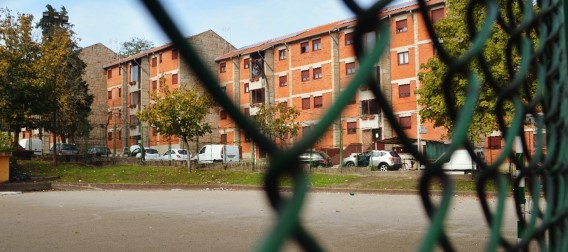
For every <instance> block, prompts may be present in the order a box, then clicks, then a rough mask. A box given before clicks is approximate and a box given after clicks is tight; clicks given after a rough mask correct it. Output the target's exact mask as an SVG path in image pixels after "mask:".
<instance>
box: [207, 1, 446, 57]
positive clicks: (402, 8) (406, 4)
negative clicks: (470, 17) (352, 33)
mask: <svg viewBox="0 0 568 252" xmlns="http://www.w3.org/2000/svg"><path fill="white" fill-rule="evenodd" d="M444 2H445V0H432V1H428V3H427V4H428V5H435V4H439V3H444ZM417 8H418V4H417V3H416V1H415V0H395V1H393V2H391V3H390V4H389V5H387V6H386V7H385V8H384V9H383V10H382V11H381V12H380V13H379V17H380V18H386V17H390V16H391V15H396V14H399V13H403V12H407V11H409V10H415V9H417ZM356 23H357V19H356V18H348V19H344V20H339V21H335V22H332V23H329V24H325V25H320V26H316V27H313V28H309V29H306V30H303V31H299V32H294V33H291V34H288V35H284V36H281V37H277V38H274V39H269V40H265V41H262V42H259V43H255V44H252V45H248V46H245V47H242V48H240V49H238V50H235V51H232V52H229V53H227V54H225V55H222V56H219V57H217V58H216V59H215V61H222V60H225V59H229V58H232V57H235V56H239V55H243V54H250V53H253V52H258V51H263V50H265V49H267V48H270V47H273V46H277V45H282V44H286V43H291V42H295V41H299V40H303V39H307V38H309V37H314V36H317V35H321V34H324V33H329V32H332V31H337V30H340V29H346V28H351V27H355V25H356Z"/></svg>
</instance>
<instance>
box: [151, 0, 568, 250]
mask: <svg viewBox="0 0 568 252" xmlns="http://www.w3.org/2000/svg"><path fill="white" fill-rule="evenodd" d="M143 2H144V4H145V5H146V6H147V8H148V10H149V11H150V12H151V13H152V15H153V16H154V18H155V19H156V20H157V21H158V23H159V24H160V25H161V27H162V28H163V29H164V31H165V32H166V33H167V35H168V36H169V37H170V38H171V40H172V41H173V42H174V44H175V45H176V47H177V48H178V49H179V51H180V52H181V54H182V55H183V57H184V59H185V61H186V62H187V63H188V64H189V65H190V66H191V67H192V68H193V70H194V72H195V73H196V74H197V75H198V76H199V78H200V79H201V81H202V82H203V83H206V84H205V85H204V87H205V89H206V90H207V91H208V92H209V93H211V94H212V95H213V96H214V98H215V99H216V100H217V102H218V103H219V104H220V105H221V106H222V107H223V108H224V109H225V110H226V111H227V112H228V113H229V114H230V115H231V116H232V118H234V120H235V122H236V123H237V124H238V125H239V126H240V127H241V128H243V129H244V130H245V131H246V134H247V135H249V136H250V137H251V138H253V139H254V141H255V142H256V143H258V146H259V147H260V148H262V149H264V150H265V151H266V152H267V153H268V154H269V156H270V158H269V159H270V160H271V162H270V167H269V169H268V171H267V172H266V176H265V179H264V183H263V184H264V190H265V192H266V195H267V197H268V199H269V202H270V204H271V206H272V208H273V209H274V211H275V213H276V214H277V216H278V218H277V221H276V223H275V224H274V227H273V228H272V230H271V232H270V234H269V235H267V236H266V238H265V239H263V240H262V242H261V244H259V250H260V251H275V250H278V249H280V248H281V247H282V245H283V244H284V242H285V241H287V240H289V239H293V240H295V241H296V242H297V243H298V244H299V245H300V246H301V247H303V248H304V249H305V250H310V251H318V250H322V248H321V247H320V245H319V243H318V242H317V241H316V240H315V239H313V237H312V235H311V234H310V233H308V232H307V231H306V229H305V228H304V227H303V225H302V223H301V222H300V220H299V213H300V210H301V209H302V207H303V202H304V198H305V196H306V193H307V192H308V179H307V176H306V174H305V173H304V172H303V171H302V169H301V168H300V166H299V165H293V164H295V163H297V162H295V161H296V160H297V156H298V155H299V154H301V153H302V152H303V151H304V150H305V149H307V148H308V147H309V146H311V145H312V144H313V143H314V142H315V141H317V139H318V138H319V137H320V136H322V135H323V134H324V132H325V130H326V129H327V128H328V127H330V126H331V125H332V123H334V121H335V120H336V119H337V116H338V115H339V114H340V113H339V112H340V111H341V110H342V109H343V108H344V107H345V106H346V105H347V104H348V103H349V102H350V101H351V100H352V97H353V96H354V95H355V94H356V92H357V89H358V88H359V87H360V86H361V85H363V84H362V83H370V84H368V85H369V88H370V90H372V92H373V94H374V96H375V97H376V101H377V103H378V105H379V106H380V107H381V108H382V110H383V111H384V116H385V117H386V118H387V119H388V121H389V123H390V124H391V125H392V126H393V129H394V131H395V132H396V134H397V136H399V137H400V138H401V140H402V143H403V144H404V145H405V146H408V147H409V148H407V149H408V150H410V151H412V154H413V155H414V157H415V158H416V159H417V160H418V161H419V162H420V163H422V164H425V166H426V169H425V171H424V172H423V174H422V176H421V179H420V185H419V188H420V196H421V199H422V203H423V206H424V209H425V211H426V213H427V215H428V217H429V219H430V226H429V228H428V230H427V232H425V234H424V237H423V240H422V244H420V250H421V251H431V250H433V249H434V248H435V246H440V247H441V248H442V249H443V250H446V251H452V250H454V246H453V245H452V242H453V241H451V240H449V239H448V236H447V234H446V231H445V229H444V220H445V219H446V217H447V214H448V210H449V209H448V208H449V205H450V202H451V201H452V195H453V181H452V179H451V177H449V176H448V175H446V173H444V171H443V169H442V161H444V160H448V159H449V157H450V155H451V153H452V152H453V151H454V150H456V149H457V148H458V147H460V146H466V148H467V149H468V150H469V152H470V154H471V156H472V158H473V159H474V160H475V161H476V163H477V164H478V166H479V167H480V173H479V174H478V176H477V177H476V182H477V195H478V198H479V202H480V205H481V207H482V210H483V214H484V216H485V219H486V221H487V226H488V230H489V232H490V235H489V239H488V241H487V244H486V246H487V247H486V248H487V250H488V251H495V250H509V251H518V250H528V246H529V244H537V246H538V248H539V249H540V250H542V251H548V250H551V251H568V232H567V231H566V228H568V227H567V224H568V218H566V217H567V215H568V191H567V190H566V189H567V188H568V187H567V183H568V181H567V178H568V176H567V168H568V162H567V161H568V155H566V153H568V152H564V151H563V150H565V149H566V147H567V146H565V145H567V144H568V141H567V139H566V138H564V137H563V135H564V134H565V133H568V131H567V129H568V128H567V127H566V125H567V123H568V114H566V113H567V112H568V104H567V102H568V99H566V97H567V96H566V95H567V92H566V90H565V87H566V85H564V84H565V83H566V82H567V80H566V76H567V75H566V72H567V71H566V70H567V68H566V67H567V65H566V40H565V37H566V36H565V34H566V32H568V29H565V27H564V23H565V22H564V21H565V20H564V12H565V11H567V10H566V7H565V6H564V5H563V3H562V2H561V1H554V0H551V1H532V0H526V1H522V0H519V1H514V0H508V1H497V2H496V1H475V0H472V1H469V2H468V4H467V15H466V16H467V18H468V19H467V23H468V26H469V27H468V28H469V33H470V34H469V35H470V37H471V38H473V39H472V41H471V46H470V48H469V49H468V50H467V51H466V52H465V53H464V54H463V55H461V56H459V57H453V56H450V55H449V54H448V53H447V51H446V50H445V48H444V45H443V44H442V43H440V41H439V40H438V39H437V38H438V37H437V35H436V32H435V29H434V27H433V25H432V22H431V20H430V19H429V18H428V17H429V14H428V13H429V10H428V7H427V4H426V2H427V1H425V0H420V1H417V2H418V3H419V6H420V12H421V14H422V16H423V17H425V18H424V22H425V23H426V27H427V30H428V33H429V35H430V37H431V38H432V40H433V42H434V46H435V48H436V51H437V53H438V56H439V58H440V60H441V61H442V62H443V63H444V64H446V65H447V71H446V73H445V75H444V80H445V81H444V83H443V90H445V91H444V97H445V100H446V104H447V113H448V115H449V117H450V118H453V125H454V130H453V132H452V143H451V145H450V147H449V148H448V149H446V154H445V155H446V156H444V157H442V158H440V159H439V160H440V161H438V162H435V163H432V162H430V161H429V160H428V159H427V158H426V157H424V156H423V154H422V153H419V152H418V151H417V150H416V148H412V147H411V146H412V142H411V141H410V139H409V138H408V137H407V136H406V135H405V133H404V130H403V129H402V128H401V126H400V125H399V123H398V122H397V120H396V117H395V115H394V113H393V110H392V108H391V105H390V104H389V103H388V102H387V99H386V98H385V96H384V95H383V94H382V93H381V91H380V90H379V85H378V83H377V81H376V80H373V78H374V77H373V74H372V73H373V69H374V68H373V67H374V65H375V62H377V61H378V59H379V57H380V56H381V55H382V54H384V53H388V52H387V51H386V50H385V49H387V46H388V43H389V39H390V38H389V30H388V26H386V25H385V24H383V23H381V22H380V21H379V19H378V15H377V13H378V12H379V11H380V10H381V9H383V8H384V7H385V6H387V5H388V4H390V3H391V2H392V1H377V2H376V3H375V4H374V5H372V6H371V7H369V8H362V7H360V6H359V5H358V4H357V3H355V2H354V1H353V0H343V2H344V3H345V4H346V6H347V7H348V8H349V9H351V10H352V11H353V13H354V14H355V15H356V17H357V19H358V22H357V26H356V27H355V32H354V39H355V43H354V45H355V52H356V55H357V58H358V61H359V63H360V71H358V72H357V74H356V76H355V77H354V78H353V79H352V81H351V82H350V84H349V85H348V86H347V87H346V88H345V89H344V90H343V92H342V93H341V95H340V97H339V98H338V99H336V100H335V103H334V104H333V105H332V106H331V108H330V109H329V110H328V111H327V112H326V114H325V115H324V116H323V117H322V118H321V120H320V122H319V124H318V125H317V126H316V127H315V128H314V129H313V130H311V131H310V132H309V134H307V135H305V136H304V137H303V138H302V139H301V140H300V141H299V142H297V143H296V144H295V145H294V146H293V147H292V148H290V149H287V150H286V151H284V150H282V149H280V148H278V146H277V145H276V144H275V143H274V142H272V141H271V140H270V139H268V138H267V137H266V136H264V135H262V134H261V133H259V132H260V131H258V130H256V128H255V126H254V123H253V122H252V121H250V120H249V119H248V118H247V117H245V116H244V115H242V114H241V113H240V111H239V109H238V108H237V107H235V106H234V105H233V103H232V102H231V100H230V99H229V97H227V95H226V94H225V92H223V91H222V89H221V86H220V85H219V84H218V81H217V78H216V76H214V75H213V74H212V73H210V72H209V71H208V69H207V67H206V65H205V64H204V63H203V62H202V60H201V59H200V58H199V56H198V53H197V52H196V51H195V50H194V49H193V48H192V47H191V46H190V45H189V44H188V43H187V42H186V40H185V38H184V36H183V35H182V34H181V32H180V31H179V29H178V28H177V26H176V25H175V24H174V22H173V21H172V19H171V18H170V16H169V15H168V13H166V11H165V10H164V8H163V7H162V5H161V4H160V3H159V2H158V1H153V0H144V1H143ZM503 6H504V7H503ZM448 8H451V6H448ZM476 8H478V9H479V8H482V9H484V13H485V14H486V16H485V17H482V18H481V19H482V20H483V22H482V24H481V25H477V26H476V25H474V22H475V21H474V19H477V18H479V17H473V14H472V13H475V12H474V9H476ZM514 8H518V9H517V10H519V9H520V10H521V12H520V13H521V14H520V15H518V16H519V17H518V18H515V19H514V20H517V22H513V21H511V20H513V19H511V18H510V17H511V16H512V15H515V14H513V13H514V11H513V9H514ZM506 20H509V21H506ZM495 26H500V27H502V28H503V30H505V32H506V33H507V36H508V43H507V47H506V48H503V50H506V51H507V52H513V51H515V52H516V53H517V54H518V55H520V56H521V60H520V62H519V63H514V60H513V59H512V56H511V54H512V53H508V54H507V55H508V58H507V59H505V60H506V61H507V65H508V69H507V71H509V74H510V75H511V76H512V77H511V81H510V83H508V85H506V86H499V85H497V83H495V80H494V76H493V74H492V72H491V71H489V68H488V67H486V63H487V59H486V58H485V56H484V54H483V49H484V45H485V44H486V43H491V41H489V42H488V38H489V37H490V34H491V29H492V28H493V27H495ZM370 29H371V30H376V31H378V38H380V39H378V40H377V42H376V45H375V46H374V47H373V49H372V50H370V51H367V52H365V51H364V50H363V44H364V43H363V36H364V34H365V33H366V32H368V31H369V30H370ZM535 38H536V40H537V41H538V43H535V44H533V43H530V41H534V39H535ZM474 62H477V63H478V64H480V65H481V69H482V71H481V72H479V73H475V72H473V71H471V70H470V67H471V65H472V64H474ZM531 73H534V75H536V76H531ZM457 75H462V76H466V78H467V80H468V93H467V95H466V99H465V101H464V103H463V105H461V106H458V105H456V104H455V103H454V102H452V101H453V100H452V99H453V98H452V95H453V94H452V92H451V90H453V89H452V85H453V82H452V79H453V78H454V77H455V76H457ZM530 78H533V79H536V80H537V81H536V82H535V83H536V84H535V85H536V91H535V92H534V93H531V94H529V95H526V94H524V93H523V92H522V91H521V90H523V88H524V86H525V85H526V83H528V82H530V81H529V79H530ZM480 79H483V80H485V81H486V82H487V83H486V84H488V85H483V86H484V88H485V87H489V88H492V89H493V91H494V92H495V93H496V94H497V97H498V98H497V100H496V101H495V102H496V104H497V111H498V112H497V118H498V125H499V130H500V131H501V132H502V134H503V138H504V140H505V143H506V146H505V147H504V148H503V151H502V152H501V154H500V156H499V157H498V158H497V160H495V161H494V162H493V163H491V164H487V163H485V162H484V160H481V159H479V158H478V157H477V156H475V155H473V153H474V152H473V147H472V144H471V143H470V142H469V140H468V138H467V132H468V128H469V127H470V125H471V121H472V116H471V115H472V114H473V112H474V110H475V109H476V105H477V103H478V101H479V100H478V99H479V93H480V88H481V83H480ZM369 80H371V81H369ZM505 103H508V104H512V105H513V106H514V115H513V116H512V117H511V118H504V117H505V113H504V111H503V109H504V104H505ZM527 114H530V115H532V117H533V118H535V125H536V127H537V132H538V134H537V139H538V140H537V145H536V148H535V149H536V151H535V152H534V153H527V150H528V148H527V141H526V139H524V135H523V134H520V133H521V132H524V127H525V125H524V122H525V116H526V115H527ZM506 120H510V121H511V122H512V123H510V124H507V123H505V121H506ZM542 132H546V136H547V137H546V138H547V139H546V150H547V153H546V155H545V153H543V151H542V150H543V149H544V148H543V147H544V143H545V141H543V135H544V134H542ZM519 135H520V143H521V144H522V145H519V146H522V149H523V150H524V153H526V154H525V155H524V156H523V155H517V156H515V153H514V152H515V151H516V152H519V150H520V149H521V147H517V148H514V145H515V138H516V137H517V136H519ZM507 159H510V160H513V161H514V163H515V166H516V167H517V176H515V179H514V180H513V182H512V185H511V184H510V183H511V182H510V180H509V179H508V178H507V176H506V175H504V174H502V173H500V172H499V170H498V167H499V166H500V165H502V164H503V163H504V162H505V161H506V160H507ZM284 176H288V177H291V178H293V181H294V187H293V194H292V195H291V196H289V197H285V196H283V195H282V194H281V193H280V192H279V191H280V190H279V185H278V181H279V179H280V178H281V177H284ZM437 181H441V182H442V184H443V193H442V198H441V200H439V201H436V202H439V203H434V202H433V200H432V199H431V194H430V192H429V186H430V184H431V183H433V182H437ZM525 182H526V184H527V188H528V194H529V195H530V197H531V198H532V199H533V201H534V202H545V203H546V204H545V205H544V207H542V208H541V207H539V204H538V203H535V204H533V205H532V209H531V210H530V211H531V212H532V214H531V215H530V217H528V218H525V215H524V210H523V205H524V203H525V202H524V201H525V200H524V197H525V192H524V184H525ZM488 183H494V184H496V185H497V188H498V192H497V193H496V194H497V195H496V196H497V199H498V200H497V204H496V205H495V206H494V207H490V206H489V204H488V202H487V200H486V198H487V197H486V194H487V192H486V191H485V186H486V185H487V184H488ZM510 187H512V188H513V189H514V191H515V192H516V193H515V194H513V195H514V196H513V197H514V199H515V203H516V204H515V208H516V214H517V217H518V219H519V223H518V226H519V239H518V242H517V243H512V242H510V241H509V240H506V239H505V238H504V237H503V236H502V235H501V233H500V229H501V224H502V219H503V214H504V204H505V203H504V202H505V199H506V197H508V195H510V194H509V192H508V190H509V188H510Z"/></svg>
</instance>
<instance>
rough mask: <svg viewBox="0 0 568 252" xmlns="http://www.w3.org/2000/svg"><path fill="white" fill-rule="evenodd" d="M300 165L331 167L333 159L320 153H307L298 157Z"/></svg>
mask: <svg viewBox="0 0 568 252" xmlns="http://www.w3.org/2000/svg"><path fill="white" fill-rule="evenodd" d="M298 160H299V162H300V164H309V165H310V167H331V166H332V165H333V164H332V163H331V157H329V156H328V155H327V154H325V153H323V152H319V151H306V152H304V153H302V154H300V156H298Z"/></svg>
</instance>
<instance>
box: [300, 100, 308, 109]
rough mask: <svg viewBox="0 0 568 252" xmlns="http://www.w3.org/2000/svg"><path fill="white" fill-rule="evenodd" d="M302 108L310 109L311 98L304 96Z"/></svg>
mask: <svg viewBox="0 0 568 252" xmlns="http://www.w3.org/2000/svg"><path fill="white" fill-rule="evenodd" d="M302 109H310V98H302Z"/></svg>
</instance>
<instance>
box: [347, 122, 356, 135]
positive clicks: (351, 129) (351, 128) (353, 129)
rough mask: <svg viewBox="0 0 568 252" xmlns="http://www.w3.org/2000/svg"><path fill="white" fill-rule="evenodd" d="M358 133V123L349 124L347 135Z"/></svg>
mask: <svg viewBox="0 0 568 252" xmlns="http://www.w3.org/2000/svg"><path fill="white" fill-rule="evenodd" d="M356 133H357V122H348V123H347V134H348V135H351V134H356Z"/></svg>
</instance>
